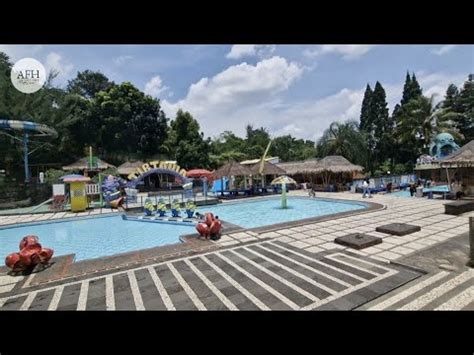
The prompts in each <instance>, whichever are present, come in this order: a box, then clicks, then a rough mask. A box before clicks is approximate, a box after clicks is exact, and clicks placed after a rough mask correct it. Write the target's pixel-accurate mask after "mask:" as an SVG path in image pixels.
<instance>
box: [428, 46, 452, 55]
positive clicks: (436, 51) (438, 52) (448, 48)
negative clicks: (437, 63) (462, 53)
mask: <svg viewBox="0 0 474 355" xmlns="http://www.w3.org/2000/svg"><path fill="white" fill-rule="evenodd" d="M456 47H457V46H455V45H452V44H450V45H446V46H441V47H439V48H437V49H433V50H432V51H431V53H433V54H436V55H439V56H441V55H444V54H446V53H449V52H451V51H452V50H453V49H454V48H456Z"/></svg>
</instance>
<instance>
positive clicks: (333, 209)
mask: <svg viewBox="0 0 474 355" xmlns="http://www.w3.org/2000/svg"><path fill="white" fill-rule="evenodd" d="M280 204H281V202H280V198H279V197H278V198H268V199H259V200H255V201H236V202H229V203H225V204H221V205H212V206H202V207H199V209H198V210H199V212H201V213H204V212H212V213H214V215H216V216H219V218H220V219H222V220H224V221H226V222H229V223H232V224H235V225H238V226H241V227H243V228H255V227H262V226H267V225H271V224H277V223H283V222H291V221H296V220H300V219H305V218H310V217H319V216H324V215H329V214H334V213H340V212H347V211H354V210H359V209H363V208H366V207H367V205H366V204H364V203H362V202H345V201H335V200H321V199H310V198H301V197H300V198H298V197H288V208H287V209H281V208H280ZM195 232H196V230H195V228H194V225H189V224H179V223H174V224H171V223H159V222H156V223H150V222H141V221H134V220H125V219H123V218H122V216H121V215H115V216H107V217H103V216H102V217H96V218H82V219H75V220H58V221H51V222H50V221H48V222H42V223H38V224H34V223H31V224H23V225H16V226H14V227H5V228H0V257H3V258H5V257H6V256H7V255H8V254H10V253H13V252H17V251H18V244H19V243H20V240H21V238H23V237H24V236H26V235H28V234H34V235H37V236H38V237H39V239H40V243H41V245H42V246H44V247H47V248H52V249H54V255H55V256H60V255H66V254H76V259H75V261H81V260H85V259H94V258H99V257H103V256H109V255H114V254H120V253H125V252H130V251H134V250H139V249H147V248H153V247H158V246H163V245H167V244H174V243H179V241H180V240H179V236H181V235H184V234H193V233H195Z"/></svg>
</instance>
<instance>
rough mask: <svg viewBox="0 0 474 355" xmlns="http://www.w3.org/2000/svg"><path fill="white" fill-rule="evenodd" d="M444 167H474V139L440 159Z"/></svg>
mask: <svg viewBox="0 0 474 355" xmlns="http://www.w3.org/2000/svg"><path fill="white" fill-rule="evenodd" d="M440 165H441V167H442V168H463V167H465V168H468V167H474V140H472V141H470V142H469V143H467V144H465V145H463V146H462V147H461V148H460V149H459V150H457V151H455V152H454V153H452V154H450V155H448V156H447V157H445V158H443V159H441V160H440Z"/></svg>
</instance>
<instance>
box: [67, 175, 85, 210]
mask: <svg viewBox="0 0 474 355" xmlns="http://www.w3.org/2000/svg"><path fill="white" fill-rule="evenodd" d="M90 180H91V179H90V178H89V177H85V176H81V177H70V178H65V179H64V180H63V181H64V182H65V183H67V184H70V196H71V211H72V212H82V211H85V210H86V209H87V205H88V203H87V195H86V182H89V181H90Z"/></svg>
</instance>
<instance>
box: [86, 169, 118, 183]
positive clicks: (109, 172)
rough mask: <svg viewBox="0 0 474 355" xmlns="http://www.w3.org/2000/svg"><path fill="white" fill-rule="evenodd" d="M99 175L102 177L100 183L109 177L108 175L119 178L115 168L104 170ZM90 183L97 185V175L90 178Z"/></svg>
mask: <svg viewBox="0 0 474 355" xmlns="http://www.w3.org/2000/svg"><path fill="white" fill-rule="evenodd" d="M100 175H101V176H102V181H103V180H104V178H105V177H107V176H109V175H112V176H116V177H118V176H120V174H119V172H118V170H117V168H108V169H105V170H103V171H101V172H100ZM91 181H92V182H93V183H94V184H98V183H99V174H97V175H95V176H93V177H92V179H91Z"/></svg>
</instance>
